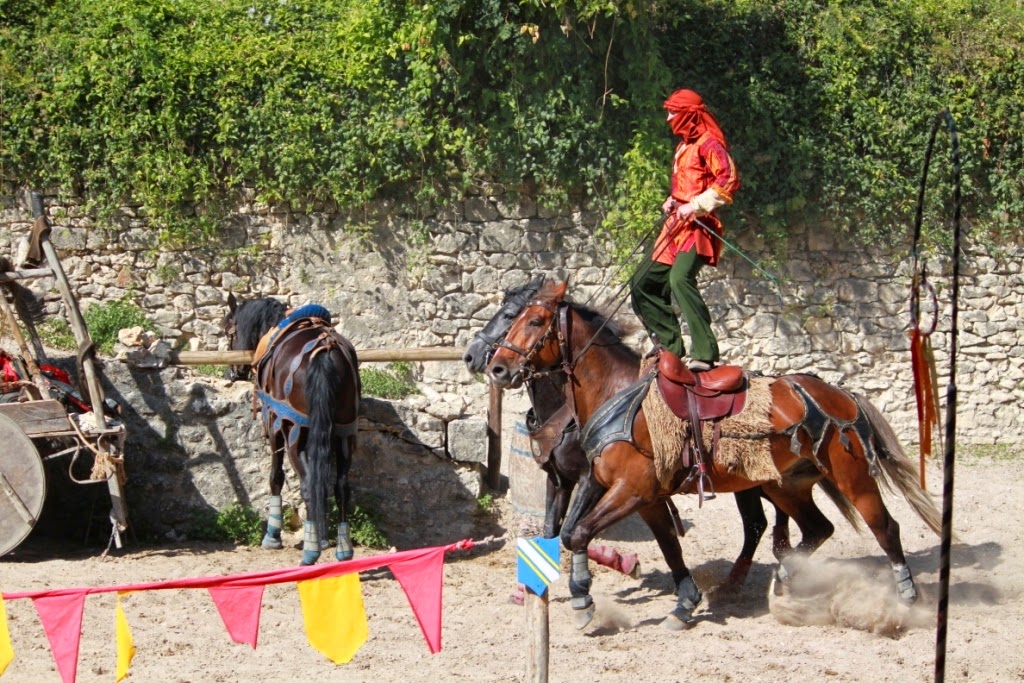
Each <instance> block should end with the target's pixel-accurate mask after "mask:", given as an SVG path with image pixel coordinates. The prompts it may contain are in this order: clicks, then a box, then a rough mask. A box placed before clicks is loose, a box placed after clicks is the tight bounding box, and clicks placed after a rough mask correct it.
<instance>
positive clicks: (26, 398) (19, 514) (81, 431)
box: [0, 193, 128, 555]
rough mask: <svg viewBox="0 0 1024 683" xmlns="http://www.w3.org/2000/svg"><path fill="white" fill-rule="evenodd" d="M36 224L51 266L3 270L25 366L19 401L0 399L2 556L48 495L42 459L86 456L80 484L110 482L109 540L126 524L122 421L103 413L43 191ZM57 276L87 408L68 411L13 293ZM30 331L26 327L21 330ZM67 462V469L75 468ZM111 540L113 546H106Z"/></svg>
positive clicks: (4, 302)
mask: <svg viewBox="0 0 1024 683" xmlns="http://www.w3.org/2000/svg"><path fill="white" fill-rule="evenodd" d="M32 211H33V214H34V215H35V219H36V225H35V227H34V231H33V232H34V237H35V238H36V241H37V246H38V248H39V249H40V250H41V253H42V255H43V256H44V258H45V262H46V265H47V266H48V267H45V268H44V267H39V268H32V269H27V270H14V271H6V272H0V289H2V290H3V291H2V292H0V294H2V295H0V327H3V329H4V330H5V332H6V333H7V334H8V335H9V336H10V337H12V338H13V339H14V342H15V343H16V345H17V347H18V348H17V350H16V352H14V351H12V352H10V355H11V356H12V357H16V358H17V360H18V361H19V365H20V367H21V369H22V370H23V373H24V375H26V377H24V381H23V382H21V383H20V384H21V392H20V395H19V397H18V398H19V400H18V401H16V402H9V403H0V555H4V554H6V553H8V552H10V551H11V550H13V549H14V548H16V547H17V546H18V545H19V544H20V543H21V542H22V541H23V540H25V538H26V537H27V536H28V535H29V532H31V531H32V529H33V527H35V525H36V522H37V521H38V519H39V516H40V514H41V512H42V510H43V503H44V502H45V499H46V471H45V469H44V466H43V463H44V461H45V460H50V459H55V458H73V459H77V458H79V457H83V456H84V457H89V458H91V461H92V469H91V473H90V475H89V478H88V479H75V480H74V481H75V482H76V483H80V484H96V483H98V484H102V483H106V485H107V488H108V490H109V492H110V500H111V512H110V521H111V536H110V539H111V543H112V544H116V546H117V547H118V548H120V547H121V546H122V542H121V534H122V533H123V532H124V531H125V529H126V528H127V524H128V515H127V510H126V506H125V501H124V496H123V495H122V492H123V488H124V483H125V470H124V443H125V428H124V424H122V423H121V422H120V421H119V420H117V419H115V418H114V417H113V416H112V415H108V414H106V412H105V407H106V406H105V401H104V396H103V389H102V386H101V384H100V376H99V371H98V369H97V366H96V363H95V362H94V359H93V356H92V348H93V346H92V341H91V339H90V337H89V331H88V329H87V328H86V325H85V321H84V320H83V318H82V314H81V311H80V310H79V308H78V302H77V300H76V299H75V297H74V295H73V293H72V291H71V287H70V285H69V284H68V280H67V276H66V275H65V273H64V269H63V267H62V266H61V263H60V259H59V258H58V256H57V252H56V250H55V249H54V247H53V244H52V243H51V242H50V240H49V225H48V224H47V223H46V217H45V216H44V215H43V206H42V197H41V195H39V194H38V193H32ZM38 278H52V279H53V281H54V282H55V284H56V287H57V289H58V290H59V292H60V295H61V298H62V300H63V302H64V305H65V307H66V311H67V315H68V319H69V323H70V325H71V330H72V332H73V334H74V337H75V341H76V342H77V343H78V348H79V349H80V353H79V356H80V357H79V361H80V368H81V374H82V375H83V377H82V378H80V379H83V380H84V381H83V382H82V384H83V387H82V392H81V399H82V403H84V404H85V408H86V410H84V411H81V410H70V409H69V408H68V407H66V405H65V403H63V402H62V401H59V400H56V398H54V395H55V393H56V391H57V389H56V384H58V383H55V382H54V381H53V380H52V379H50V378H48V377H47V376H46V375H45V374H44V373H43V372H42V371H41V370H40V365H41V364H45V363H46V355H45V352H44V350H43V345H42V343H41V341H40V339H39V337H38V335H37V334H36V331H35V327H34V326H33V325H32V324H31V322H29V321H27V320H22V319H21V317H20V316H19V315H18V313H17V307H16V306H14V305H12V303H10V302H9V301H8V294H9V293H10V292H13V288H14V285H13V284H12V283H17V284H20V282H21V281H25V280H31V279H38ZM23 329H24V330H25V332H26V333H27V334H25V333H23V332H22V330H23ZM70 471H71V470H70V468H69V474H70ZM109 547H110V546H109V545H108V549H109Z"/></svg>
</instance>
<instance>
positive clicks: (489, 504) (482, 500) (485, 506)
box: [476, 493, 494, 516]
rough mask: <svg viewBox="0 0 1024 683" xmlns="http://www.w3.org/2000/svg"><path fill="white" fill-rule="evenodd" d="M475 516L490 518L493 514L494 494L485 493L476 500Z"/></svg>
mask: <svg viewBox="0 0 1024 683" xmlns="http://www.w3.org/2000/svg"><path fill="white" fill-rule="evenodd" d="M476 511H477V514H480V515H486V516H490V515H493V514H494V494H493V493H485V494H483V495H482V496H480V497H479V498H477V499H476Z"/></svg>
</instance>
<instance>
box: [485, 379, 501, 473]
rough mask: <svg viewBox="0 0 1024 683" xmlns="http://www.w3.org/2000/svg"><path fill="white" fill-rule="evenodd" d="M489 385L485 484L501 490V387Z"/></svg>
mask: <svg viewBox="0 0 1024 683" xmlns="http://www.w3.org/2000/svg"><path fill="white" fill-rule="evenodd" d="M488 386H489V392H490V393H489V395H488V399H489V400H488V405H487V486H488V487H490V489H491V490H492V491H500V490H501V389H499V388H498V387H496V386H494V385H493V384H490V385H488Z"/></svg>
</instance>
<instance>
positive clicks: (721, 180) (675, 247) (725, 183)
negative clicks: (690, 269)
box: [654, 132, 740, 266]
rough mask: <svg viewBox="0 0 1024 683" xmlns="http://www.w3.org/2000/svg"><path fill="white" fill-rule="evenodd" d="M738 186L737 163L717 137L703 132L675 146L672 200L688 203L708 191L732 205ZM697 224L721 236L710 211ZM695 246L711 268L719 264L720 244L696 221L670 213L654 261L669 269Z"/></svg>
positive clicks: (659, 239)
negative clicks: (679, 257) (678, 217)
mask: <svg viewBox="0 0 1024 683" xmlns="http://www.w3.org/2000/svg"><path fill="white" fill-rule="evenodd" d="M739 187H740V177H739V174H738V173H737V171H736V164H735V163H734V162H733V160H732V157H731V156H729V152H728V150H726V148H725V145H723V144H722V142H721V141H720V140H719V139H718V138H716V137H714V136H713V135H711V134H710V133H707V132H705V133H703V134H702V135H701V136H700V137H699V138H697V140H696V141H695V142H693V143H690V144H687V143H685V142H681V143H679V146H678V147H676V154H675V158H674V160H673V162H672V197H673V198H674V199H675V200H676V201H678V202H688V201H690V200H691V199H693V198H694V197H696V196H697V195H699V194H700V193H701V192H704V191H705V190H707V189H708V188H711V189H713V190H715V192H717V193H718V194H719V196H721V197H722V199H724V200H725V202H726V203H732V197H733V194H734V193H735V192H736V190H738V189H739ZM700 221H701V222H702V223H704V225H706V226H708V227H709V228H712V229H713V230H714V231H715V232H716V233H718V234H719V235H721V234H722V222H721V221H720V220H718V216H716V215H715V214H714V213H713V212H712V213H710V214H708V215H706V216H701V217H700ZM694 244H696V245H697V253H698V254H700V255H701V256H703V257H704V258H706V259H707V262H708V263H709V264H710V265H712V266H714V265H718V257H719V255H720V254H721V252H722V241H721V240H719V239H715V238H714V237H712V236H711V235H709V234H708V231H707V230H705V229H704V228H702V227H701V226H700V225H698V224H697V223H696V222H695V221H693V220H688V221H685V222H681V221H680V220H679V219H677V218H676V216H675V214H674V213H673V214H670V215H669V216H668V217H667V218H666V219H665V223H664V224H663V225H662V228H661V234H660V235H659V236H658V241H657V242H656V243H655V247H654V260H655V261H657V262H658V263H664V264H665V265H669V266H670V265H672V263H674V262H675V260H676V255H678V254H679V253H681V252H686V251H688V250H689V249H690V248H691V247H692V246H693V245H694ZM663 247H664V248H663Z"/></svg>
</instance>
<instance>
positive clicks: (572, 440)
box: [462, 277, 856, 588]
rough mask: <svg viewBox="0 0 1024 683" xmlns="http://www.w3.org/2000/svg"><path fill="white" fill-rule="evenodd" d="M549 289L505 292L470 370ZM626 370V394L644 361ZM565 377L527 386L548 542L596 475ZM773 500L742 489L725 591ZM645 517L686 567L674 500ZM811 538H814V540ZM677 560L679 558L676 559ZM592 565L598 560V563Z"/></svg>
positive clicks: (741, 572)
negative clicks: (581, 487) (735, 551)
mask: <svg viewBox="0 0 1024 683" xmlns="http://www.w3.org/2000/svg"><path fill="white" fill-rule="evenodd" d="M543 284H544V278H543V277H537V278H535V279H533V280H531V281H530V282H527V283H525V284H523V285H519V286H517V287H512V288H510V289H508V290H507V291H506V292H505V296H504V298H503V299H502V302H501V306H500V307H499V308H498V310H497V312H496V313H495V314H494V316H493V317H492V318H491V319H490V320H489V321H488V322H487V323H486V324H485V325H484V327H483V328H482V329H481V330H480V331H479V332H477V333H476V335H474V337H473V340H472V341H471V342H470V344H469V345H468V346H467V347H466V350H465V352H464V354H463V357H462V359H463V361H464V362H465V363H466V367H467V368H468V369H469V370H470V372H484V370H485V369H486V368H487V364H488V363H489V362H490V360H491V357H492V356H493V354H494V352H495V350H496V349H497V347H498V344H499V343H500V342H501V341H503V340H504V339H505V335H506V334H507V333H508V331H509V328H511V327H512V323H513V321H514V320H515V319H516V318H517V317H518V316H519V314H520V313H521V312H522V311H523V308H525V307H526V305H527V304H528V303H529V302H530V301H532V300H533V297H534V296H535V295H536V294H537V292H538V291H539V290H540V288H541V286H542V285H543ZM627 361H628V368H627V369H628V372H626V373H623V374H621V375H616V377H618V378H619V379H621V380H622V381H623V382H625V384H622V385H621V386H619V387H618V389H624V388H626V387H627V386H628V385H629V384H632V383H633V382H634V381H635V380H636V377H637V374H638V372H639V369H640V359H639V357H637V356H635V355H634V356H629V357H628V358H627ZM564 384H565V376H564V375H562V374H560V373H555V374H544V375H538V376H534V377H531V378H529V379H527V380H526V389H527V393H528V395H529V398H530V405H531V409H530V411H529V412H528V413H527V416H526V427H527V430H528V431H529V433H530V437H531V438H532V439H533V440H534V442H535V443H536V446H537V453H536V459H537V461H538V464H539V465H540V467H541V469H543V470H544V472H545V473H546V474H547V489H546V498H545V506H544V536H545V538H555V537H556V536H558V535H559V534H560V533H561V530H562V523H563V521H564V520H565V515H566V513H567V512H568V510H569V501H570V500H571V498H572V493H573V491H574V490H575V488H576V485H577V483H578V482H579V480H580V479H581V478H582V477H584V476H585V475H586V474H587V472H588V471H589V469H590V463H589V462H588V460H587V456H586V454H585V453H584V451H583V448H582V446H581V445H580V442H579V436H580V428H579V425H577V424H576V422H575V420H574V419H573V415H572V411H571V409H570V407H569V406H568V405H567V404H566V402H565V398H564V396H563V389H564ZM825 483H826V486H825V487H824V490H825V492H826V493H827V494H828V495H829V497H830V498H832V500H833V501H834V502H835V503H836V505H837V507H839V509H840V511H841V512H842V514H843V516H844V517H845V518H846V519H848V520H850V521H851V522H854V521H855V518H854V517H853V516H854V515H855V514H856V512H854V511H853V510H852V506H850V504H849V501H847V500H846V499H845V498H842V497H841V496H840V495H838V493H837V492H836V491H835V489H834V488H831V487H830V486H828V482H825ZM762 497H764V498H766V499H767V500H769V502H771V499H769V498H767V495H765V493H764V491H763V490H762V489H761V487H756V488H752V489H747V490H744V491H736V492H735V498H736V506H737V508H738V509H739V512H740V518H741V520H742V523H743V546H742V548H741V549H740V554H739V557H737V558H736V561H735V562H734V563H733V566H732V569H731V571H730V572H729V576H728V578H727V579H726V585H727V586H730V587H733V588H739V587H740V586H742V585H743V584H744V582H745V581H746V578H747V575H748V574H749V572H750V567H751V566H752V564H753V559H754V552H755V551H756V550H757V546H758V544H759V543H760V541H761V536H762V535H763V534H764V532H765V530H766V529H767V527H768V520H767V518H766V517H765V514H764V509H763V508H762V507H761V498H762ZM801 504H802V505H804V506H806V507H807V508H808V511H807V512H806V514H805V515H803V517H802V518H814V519H823V520H824V521H823V522H822V523H821V524H819V525H817V526H816V527H815V528H814V529H808V530H804V533H805V535H806V541H807V545H806V546H805V547H807V546H810V545H811V544H812V543H813V547H817V546H818V545H820V544H821V543H823V542H824V541H825V540H827V538H828V537H829V536H830V535H831V534H832V531H833V529H832V526H831V523H830V522H828V520H827V518H824V517H823V516H821V515H814V513H813V511H812V510H811V508H816V507H817V506H816V504H815V502H814V500H813V498H811V497H809V496H808V497H807V498H806V500H803V501H801ZM639 514H640V515H641V518H642V519H643V520H644V522H645V523H646V524H647V526H648V527H649V528H650V529H651V532H652V533H653V535H654V537H655V540H656V541H657V543H658V546H659V547H660V548H661V549H662V552H663V554H664V555H665V557H666V562H667V563H668V564H669V565H670V566H683V561H682V553H681V550H680V548H679V543H678V541H677V540H676V539H675V538H674V537H675V536H676V535H677V533H678V534H679V535H681V532H682V523H681V521H680V520H679V516H678V514H679V513H678V512H677V511H676V509H675V506H674V505H673V504H672V499H671V498H664V499H660V500H658V501H657V502H655V503H653V504H652V505H650V506H649V507H647V508H645V509H642V510H640V511H639ZM775 519H776V521H775V527H774V529H773V531H772V551H773V553H774V554H775V557H776V559H780V558H781V557H782V555H784V554H786V553H788V552H789V551H790V550H792V547H791V545H790V541H789V515H787V514H786V513H785V512H783V511H782V510H780V509H779V508H778V507H775ZM812 536H814V538H813V540H812V538H811V537H812ZM673 558H678V559H676V560H673ZM591 559H595V558H594V557H592V558H591Z"/></svg>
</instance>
